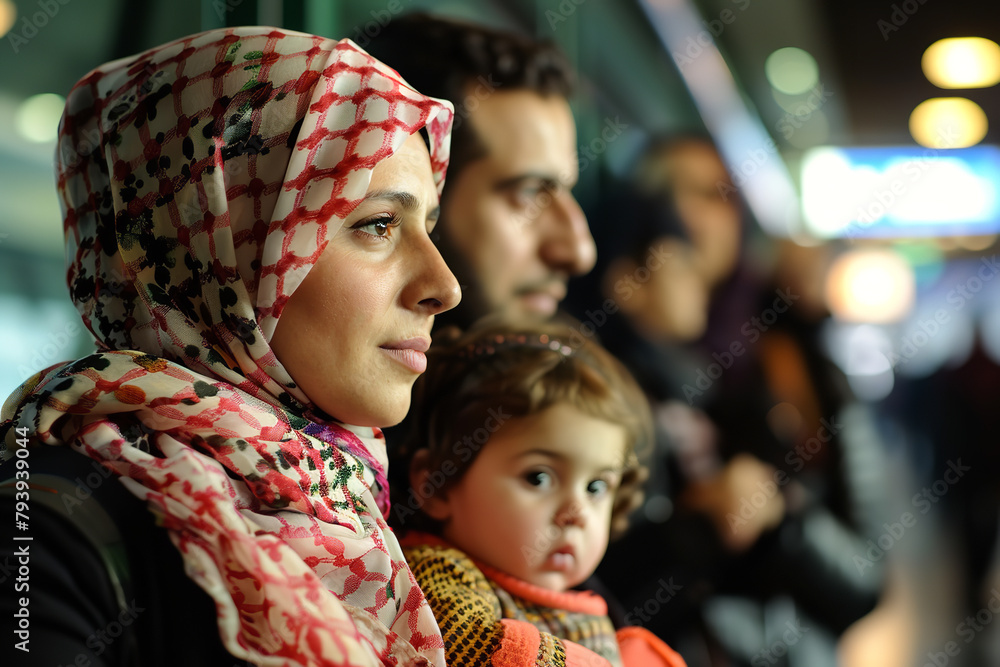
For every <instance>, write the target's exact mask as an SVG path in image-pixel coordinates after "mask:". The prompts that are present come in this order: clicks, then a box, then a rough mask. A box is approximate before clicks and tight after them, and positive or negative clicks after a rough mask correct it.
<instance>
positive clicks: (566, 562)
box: [545, 546, 576, 572]
mask: <svg viewBox="0 0 1000 667" xmlns="http://www.w3.org/2000/svg"><path fill="white" fill-rule="evenodd" d="M575 563H576V555H575V554H574V553H573V547H568V546H567V547H561V548H559V549H556V550H555V551H553V552H552V553H550V554H549V557H548V558H546V559H545V566H546V569H548V570H553V571H555V572H568V571H569V570H571V569H572V568H573V565H574V564H575Z"/></svg>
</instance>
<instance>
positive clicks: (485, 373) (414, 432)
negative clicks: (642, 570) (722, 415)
mask: <svg viewBox="0 0 1000 667" xmlns="http://www.w3.org/2000/svg"><path fill="white" fill-rule="evenodd" d="M428 356H429V359H428V368H429V371H428V373H427V374H426V375H424V376H423V377H422V378H420V379H419V380H418V382H417V386H416V389H415V395H414V403H413V412H412V413H411V419H412V421H411V426H410V430H409V438H408V439H407V440H406V442H405V444H404V445H403V447H402V450H403V451H402V452H400V456H399V458H397V459H396V460H397V461H398V462H399V463H398V464H397V466H396V470H401V469H402V470H406V462H409V466H408V472H409V482H410V487H409V489H408V490H407V485H406V482H405V481H404V480H400V481H399V482H393V483H391V484H390V488H392V489H393V490H394V491H395V492H397V493H399V494H400V495H399V496H398V497H397V498H396V499H395V501H394V509H393V511H392V519H393V520H394V522H395V524H396V527H397V529H398V531H399V532H401V533H403V532H404V531H405V535H404V537H403V538H402V544H403V546H404V554H405V556H406V559H407V562H408V563H409V565H410V567H411V569H412V571H413V573H414V575H415V576H416V579H417V582H418V584H419V585H420V588H421V589H422V590H423V592H424V594H425V595H426V597H427V600H428V602H429V603H430V605H431V608H432V610H433V611H434V615H435V618H437V621H438V624H439V625H440V627H441V631H442V633H443V636H444V639H445V651H446V656H447V660H448V663H449V664H454V665H463V666H465V665H536V664H537V665H582V664H586V665H606V664H609V663H610V664H616V665H618V664H626V665H639V664H642V665H668V666H676V665H683V664H684V663H683V660H681V658H680V657H679V656H678V655H677V654H676V653H674V652H673V651H672V650H671V649H670V648H669V647H667V646H666V644H663V643H662V642H661V641H660V640H658V639H656V638H655V637H654V636H653V635H652V634H650V633H648V632H647V631H645V630H643V629H641V628H625V629H622V630H619V631H618V633H617V637H616V633H615V630H614V627H613V626H612V624H611V620H610V619H609V618H608V616H607V605H606V603H605V601H604V600H603V599H602V598H600V597H599V596H597V595H595V594H593V593H590V592H578V591H572V590H570V589H572V588H573V587H575V586H578V585H579V584H581V583H583V582H584V580H585V579H587V578H588V577H589V576H590V575H591V573H592V572H593V571H594V568H596V567H597V564H598V563H599V562H600V560H601V558H602V557H603V555H604V551H605V549H606V547H607V544H608V538H609V534H610V533H611V532H612V531H614V532H620V531H621V530H622V529H624V527H625V524H626V515H627V513H628V512H629V511H630V510H631V509H632V508H634V506H635V505H636V504H638V502H639V499H640V497H641V492H640V490H639V482H640V480H641V474H640V471H641V468H640V466H639V464H638V460H637V456H636V450H637V449H638V448H641V447H645V446H647V444H648V442H649V438H650V428H651V427H650V423H649V413H648V407H647V406H646V402H645V399H644V398H643V395H642V393H641V392H640V390H639V389H638V387H637V386H636V384H635V382H634V381H633V380H632V378H631V377H630V376H629V375H628V373H627V371H625V370H624V368H623V367H622V366H621V365H620V364H619V363H618V362H617V361H616V360H615V359H614V358H612V357H611V355H610V354H608V353H607V352H606V351H604V350H603V349H601V348H600V347H598V346H597V345H596V344H594V343H591V342H589V341H588V340H587V339H586V337H585V336H584V335H583V334H581V333H580V331H579V330H577V329H573V328H570V327H568V326H565V325H555V324H548V325H530V326H527V325H525V326H510V325H479V326H477V327H473V329H472V330H471V331H470V332H468V333H467V334H465V335H463V336H460V337H458V338H457V339H454V340H452V341H450V342H446V343H444V344H443V345H435V346H434V347H432V348H431V350H430V352H429V355H428ZM595 654H596V655H595Z"/></svg>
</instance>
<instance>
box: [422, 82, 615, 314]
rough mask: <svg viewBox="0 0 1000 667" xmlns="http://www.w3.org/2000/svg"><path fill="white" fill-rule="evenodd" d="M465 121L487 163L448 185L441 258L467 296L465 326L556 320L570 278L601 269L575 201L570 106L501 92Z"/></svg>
mask: <svg viewBox="0 0 1000 667" xmlns="http://www.w3.org/2000/svg"><path fill="white" fill-rule="evenodd" d="M466 122H469V123H471V124H472V129H473V130H474V131H475V133H476V134H477V135H478V137H479V140H480V142H481V143H482V144H483V147H484V148H485V151H484V153H485V155H484V156H483V157H481V158H478V159H476V160H474V161H472V162H470V163H468V165H467V166H466V167H465V168H464V169H463V170H462V171H461V173H459V174H456V175H454V176H450V177H449V181H448V183H447V185H446V191H445V196H444V200H443V202H442V211H441V213H442V214H441V232H442V243H441V247H442V253H443V254H444V255H445V259H446V260H447V261H448V264H449V266H451V267H452V269H453V270H454V271H455V273H456V275H457V276H458V278H459V281H460V282H461V283H462V288H463V291H464V293H465V296H464V303H463V308H464V309H465V313H464V315H463V319H466V320H472V319H475V318H476V317H479V316H481V315H485V314H487V313H496V314H499V315H500V316H502V317H504V318H505V319H511V318H521V317H528V318H532V319H548V318H550V317H551V316H552V315H553V314H554V313H555V312H556V309H557V308H558V306H559V302H560V301H561V300H562V299H563V298H564V297H565V295H566V281H567V279H568V278H569V277H570V276H573V275H580V274H583V273H586V272H587V271H589V270H590V269H591V268H593V266H594V261H595V259H596V249H595V247H594V239H593V238H592V237H591V235H590V230H589V229H588V228H587V219H586V218H585V217H584V215H583V211H582V210H581V209H580V205H579V204H577V202H576V199H574V198H573V194H572V193H571V192H570V190H571V188H572V187H573V186H574V185H575V184H576V180H577V176H578V173H577V156H576V127H575V125H574V123H573V115H572V113H571V112H570V109H569V105H568V104H567V103H566V100H565V99H563V98H562V97H559V96H551V97H542V96H541V95H539V94H537V93H535V92H532V91H527V90H514V91H500V92H495V93H493V94H492V95H490V96H489V97H487V98H486V99H484V100H482V101H481V103H480V105H479V106H478V107H477V108H476V109H475V110H474V111H472V113H471V114H470V115H469V117H468V118H467V119H466Z"/></svg>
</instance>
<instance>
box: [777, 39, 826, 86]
mask: <svg viewBox="0 0 1000 667" xmlns="http://www.w3.org/2000/svg"><path fill="white" fill-rule="evenodd" d="M764 74H766V75H767V80H768V82H769V83H770V84H771V86H773V87H774V89H775V90H777V91H779V92H782V93H785V94H786V95H801V94H802V93H805V92H808V91H810V90H812V89H813V88H815V87H816V85H817V84H818V83H819V66H818V65H816V59H815V58H813V57H812V56H811V55H810V54H809V52H808V51H803V50H802V49H797V48H795V47H794V46H787V47H785V48H783V49H778V50H777V51H775V52H774V53H772V54H771V55H769V56H768V57H767V60H766V61H764Z"/></svg>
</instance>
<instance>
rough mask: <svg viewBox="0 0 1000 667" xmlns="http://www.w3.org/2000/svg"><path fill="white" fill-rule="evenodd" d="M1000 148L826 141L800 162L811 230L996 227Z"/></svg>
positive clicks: (855, 233)
mask: <svg viewBox="0 0 1000 667" xmlns="http://www.w3.org/2000/svg"><path fill="white" fill-rule="evenodd" d="M998 188H1000V148H998V147H996V146H975V147H973V148H961V149H951V150H936V149H932V148H922V147H919V146H906V147H897V148H891V147H880V148H834V147H824V148H816V149H813V150H810V151H808V152H807V153H806V154H805V156H804V158H803V162H802V212H803V218H804V220H805V224H806V226H807V228H808V229H809V231H811V232H812V233H813V234H816V235H817V236H821V237H826V238H831V237H911V236H975V235H981V234H993V233H996V232H997V231H1000V194H998V191H997V189H998Z"/></svg>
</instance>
